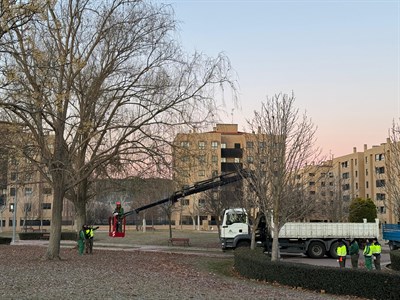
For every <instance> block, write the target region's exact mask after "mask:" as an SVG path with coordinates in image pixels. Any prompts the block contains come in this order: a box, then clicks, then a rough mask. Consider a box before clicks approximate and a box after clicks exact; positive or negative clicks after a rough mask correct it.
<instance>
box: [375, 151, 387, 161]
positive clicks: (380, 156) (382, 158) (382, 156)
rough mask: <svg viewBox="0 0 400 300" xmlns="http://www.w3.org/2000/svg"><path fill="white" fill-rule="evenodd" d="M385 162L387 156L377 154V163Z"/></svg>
mask: <svg viewBox="0 0 400 300" xmlns="http://www.w3.org/2000/svg"><path fill="white" fill-rule="evenodd" d="M381 160H385V155H384V154H383V153H380V154H375V161H381Z"/></svg>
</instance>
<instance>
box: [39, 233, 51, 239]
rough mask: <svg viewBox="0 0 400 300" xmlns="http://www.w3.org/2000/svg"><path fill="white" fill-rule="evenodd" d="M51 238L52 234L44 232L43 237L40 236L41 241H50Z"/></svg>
mask: <svg viewBox="0 0 400 300" xmlns="http://www.w3.org/2000/svg"><path fill="white" fill-rule="evenodd" d="M49 238H50V233H48V232H44V233H42V235H41V236H40V239H41V240H48V239H49Z"/></svg>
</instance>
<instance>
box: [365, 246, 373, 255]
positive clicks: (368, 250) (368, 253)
mask: <svg viewBox="0 0 400 300" xmlns="http://www.w3.org/2000/svg"><path fill="white" fill-rule="evenodd" d="M364 255H365V256H372V247H371V246H370V245H365V248H364Z"/></svg>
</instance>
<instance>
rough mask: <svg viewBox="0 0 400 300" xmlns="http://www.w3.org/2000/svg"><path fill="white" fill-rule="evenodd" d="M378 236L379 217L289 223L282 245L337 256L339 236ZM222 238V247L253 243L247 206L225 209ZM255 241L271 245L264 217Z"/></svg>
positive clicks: (283, 231) (346, 239)
mask: <svg viewBox="0 0 400 300" xmlns="http://www.w3.org/2000/svg"><path fill="white" fill-rule="evenodd" d="M379 236H380V230H379V220H378V219H376V220H375V222H374V223H367V222H364V223H302V222H298V223H286V224H285V225H283V227H282V228H281V230H280V231H279V249H280V251H281V252H286V253H304V254H306V255H308V256H309V257H311V258H322V257H324V256H325V255H327V256H330V257H333V258H336V257H337V255H336V248H337V245H338V240H339V239H342V240H343V241H344V242H345V243H346V246H348V245H349V243H350V241H351V240H352V239H356V240H359V241H363V240H365V239H373V238H379ZM220 240H221V244H222V249H223V250H226V249H235V248H237V247H249V246H250V242H251V233H250V225H249V218H248V215H247V213H246V210H244V209H243V208H232V209H227V210H225V211H224V215H223V221H222V226H221V236H220ZM256 241H257V243H258V244H260V245H262V246H263V247H264V248H265V249H270V246H271V245H272V237H271V236H270V235H269V233H268V230H267V226H266V222H265V219H264V220H262V222H260V226H259V228H258V229H257V231H256Z"/></svg>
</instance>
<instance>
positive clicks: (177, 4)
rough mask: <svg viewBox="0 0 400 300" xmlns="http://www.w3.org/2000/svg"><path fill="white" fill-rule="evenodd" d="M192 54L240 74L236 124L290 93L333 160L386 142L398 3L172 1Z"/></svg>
mask: <svg viewBox="0 0 400 300" xmlns="http://www.w3.org/2000/svg"><path fill="white" fill-rule="evenodd" d="M169 3H171V5H172V6H173V8H174V10H175V13H176V19H177V20H180V21H181V24H180V37H181V41H182V44H183V45H184V47H185V48H186V49H187V50H188V52H193V51H194V50H198V51H201V52H203V53H206V54H208V55H210V56H215V55H217V54H218V53H219V52H224V53H225V54H226V55H228V56H229V58H230V59H231V63H232V66H233V68H234V69H235V71H236V72H237V74H238V80H239V86H240V103H241V109H234V111H233V114H232V109H233V108H234V106H233V105H232V104H230V103H228V102H226V103H227V105H226V112H225V116H224V117H223V121H224V122H226V123H230V122H232V121H233V123H238V124H239V125H240V126H239V128H240V129H243V125H244V124H245V121H244V120H245V119H248V118H251V117H252V115H253V112H254V110H259V109H260V102H261V101H262V100H264V99H265V97H266V96H267V95H268V96H272V95H274V94H276V93H279V92H284V93H291V92H292V91H293V92H294V94H295V96H296V105H297V107H298V108H299V109H300V110H301V111H304V110H306V111H307V115H308V116H310V117H311V118H312V120H313V122H314V123H315V124H316V125H317V126H318V132H317V137H318V146H319V147H321V148H322V149H323V152H324V153H325V154H326V155H329V154H330V153H331V154H333V155H334V156H335V157H338V156H342V155H346V154H349V153H352V152H353V147H357V150H358V151H362V150H363V147H364V144H367V145H368V148H370V147H371V146H372V145H378V144H381V143H384V142H385V141H386V137H387V133H388V129H389V128H390V127H391V125H392V121H393V120H394V119H395V120H396V121H398V120H399V116H400V87H399V81H400V59H399V49H400V46H399V45H400V1H398V0H393V1H391V0H388V1H387V0H383V1H361V0H353V1H347V0H346V1H344V0H336V1H335V0H333V1H322V0H321V1H317V0H305V1H302V0H299V1H272V0H264V1H263V0H257V1H252V0H249V1H235V0H231V1H230V0H213V1H206V0H203V1H202V0H185V1H170V2H169Z"/></svg>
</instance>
